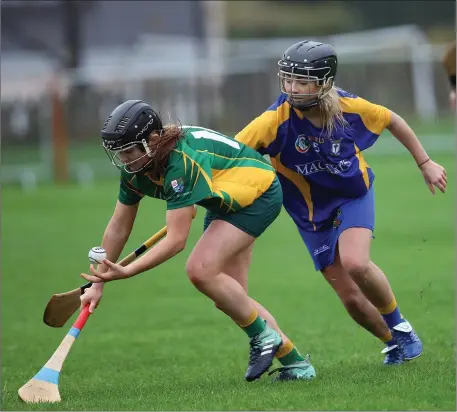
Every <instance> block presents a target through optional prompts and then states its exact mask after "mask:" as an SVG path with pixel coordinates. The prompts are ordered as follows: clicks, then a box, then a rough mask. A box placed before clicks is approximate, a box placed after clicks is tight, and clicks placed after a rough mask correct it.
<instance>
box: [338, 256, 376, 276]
mask: <svg viewBox="0 0 457 412" xmlns="http://www.w3.org/2000/svg"><path fill="white" fill-rule="evenodd" d="M341 265H342V266H343V268H344V270H345V271H346V272H347V273H349V275H350V276H351V277H352V278H353V279H354V280H355V279H357V278H360V277H362V276H365V275H366V274H367V273H368V271H369V268H370V259H369V258H365V257H363V256H357V255H346V256H341Z"/></svg>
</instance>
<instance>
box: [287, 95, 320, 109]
mask: <svg viewBox="0 0 457 412" xmlns="http://www.w3.org/2000/svg"><path fill="white" fill-rule="evenodd" d="M288 102H289V103H290V105H291V106H292V107H295V108H296V109H297V110H300V111H302V112H305V111H308V110H310V109H312V108H313V107H316V106H317V105H318V104H319V99H315V100H312V101H310V102H306V103H303V104H300V103H295V102H294V101H293V100H292V99H290V97H289V99H288Z"/></svg>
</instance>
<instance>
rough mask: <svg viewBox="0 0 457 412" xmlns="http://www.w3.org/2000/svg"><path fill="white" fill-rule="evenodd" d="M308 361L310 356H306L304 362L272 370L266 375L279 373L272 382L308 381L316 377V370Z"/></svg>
mask: <svg viewBox="0 0 457 412" xmlns="http://www.w3.org/2000/svg"><path fill="white" fill-rule="evenodd" d="M310 359H311V356H310V355H306V356H305V360H304V361H301V362H295V363H292V364H291V365H287V366H281V367H280V368H277V369H274V370H272V371H271V372H270V373H269V374H268V375H272V374H273V373H275V372H279V375H278V376H276V378H274V379H273V381H272V382H285V381H310V380H312V379H314V378H315V377H316V370H315V369H314V367H313V365H311V363H310V362H309V361H310Z"/></svg>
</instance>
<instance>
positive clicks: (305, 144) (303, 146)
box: [295, 134, 310, 153]
mask: <svg viewBox="0 0 457 412" xmlns="http://www.w3.org/2000/svg"><path fill="white" fill-rule="evenodd" d="M309 147H310V143H309V141H308V139H307V138H306V136H305V135H303V134H300V135H298V137H297V140H295V149H297V152H298V153H306V152H307V151H308V150H309Z"/></svg>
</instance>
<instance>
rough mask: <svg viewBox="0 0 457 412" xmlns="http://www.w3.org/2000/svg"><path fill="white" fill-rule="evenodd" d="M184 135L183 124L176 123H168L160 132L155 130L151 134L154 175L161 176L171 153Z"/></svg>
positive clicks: (152, 170)
mask: <svg viewBox="0 0 457 412" xmlns="http://www.w3.org/2000/svg"><path fill="white" fill-rule="evenodd" d="M182 136H183V132H182V129H181V126H178V125H176V124H167V125H165V126H164V128H163V129H162V130H161V131H160V132H156V131H155V132H152V133H151V134H150V135H149V143H148V145H149V148H150V149H151V152H152V159H153V162H152V163H153V165H152V167H151V172H152V174H153V175H154V176H159V175H161V174H162V173H163V172H164V170H165V168H166V167H167V163H168V158H169V157H170V153H171V152H172V151H173V149H174V148H175V147H176V145H177V143H178V141H179V140H180V139H181V137H182Z"/></svg>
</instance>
